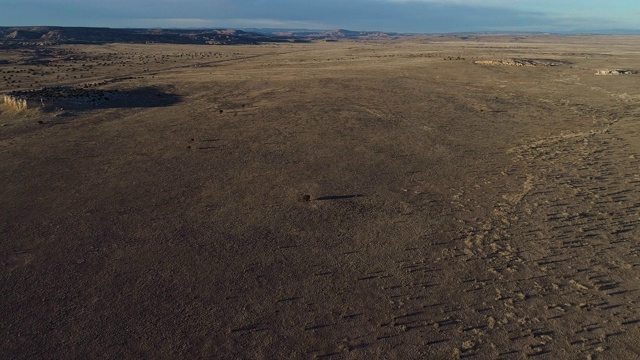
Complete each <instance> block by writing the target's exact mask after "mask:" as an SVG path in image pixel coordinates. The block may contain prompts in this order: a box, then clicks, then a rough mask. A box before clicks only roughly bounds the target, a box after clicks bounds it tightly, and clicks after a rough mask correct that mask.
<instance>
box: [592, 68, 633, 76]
mask: <svg viewBox="0 0 640 360" xmlns="http://www.w3.org/2000/svg"><path fill="white" fill-rule="evenodd" d="M637 73H638V71H637V70H619V69H617V70H598V71H597V72H596V75H634V74H637Z"/></svg>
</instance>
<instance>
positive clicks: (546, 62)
mask: <svg viewBox="0 0 640 360" xmlns="http://www.w3.org/2000/svg"><path fill="white" fill-rule="evenodd" d="M473 63H474V64H478V65H492V66H560V65H567V64H569V62H567V61H563V60H553V59H502V60H476V61H474V62H473Z"/></svg>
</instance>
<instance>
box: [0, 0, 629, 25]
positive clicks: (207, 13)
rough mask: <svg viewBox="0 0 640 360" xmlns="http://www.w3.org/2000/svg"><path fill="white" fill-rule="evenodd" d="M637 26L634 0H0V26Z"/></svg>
mask: <svg viewBox="0 0 640 360" xmlns="http://www.w3.org/2000/svg"><path fill="white" fill-rule="evenodd" d="M35 25H41V26H98V27H138V28H159V27H162V28H290V29H302V28H305V29H339V28H340V29H349V30H371V31H389V32H402V33H448V32H501V31H504V32H506V31H509V32H518V31H522V32H525V31H526V32H528V31H539V32H572V31H582V32H589V31H598V30H610V29H626V30H640V0H608V1H603V0H0V26H35Z"/></svg>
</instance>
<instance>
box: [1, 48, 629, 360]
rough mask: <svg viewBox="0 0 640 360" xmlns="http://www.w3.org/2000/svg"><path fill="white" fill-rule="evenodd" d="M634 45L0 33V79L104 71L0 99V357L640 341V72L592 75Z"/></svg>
mask: <svg viewBox="0 0 640 360" xmlns="http://www.w3.org/2000/svg"><path fill="white" fill-rule="evenodd" d="M510 59H520V60H522V59H525V60H527V61H529V62H528V63H527V64H532V65H536V66H512V65H513V64H515V63H513V62H510V61H503V60H510ZM532 59H533V60H535V61H530V60H532ZM483 60H494V61H495V63H494V64H493V65H492V64H490V63H487V62H483V63H478V64H476V63H475V61H483ZM500 61H502V62H500ZM509 64H512V65H509ZM638 67H640V37H625V36H606V37H595V36H591V37H587V36H582V37H579V36H576V37H569V36H567V37H556V36H528V37H524V36H522V37H516V36H479V37H470V38H466V39H460V38H454V37H446V36H440V37H428V36H423V37H410V38H403V39H396V40H376V41H339V42H330V43H329V42H316V43H309V44H267V45H256V46H187V45H159V44H155V45H128V44H113V45H103V46H93V45H77V46H72V45H65V46H54V47H50V48H42V49H40V50H37V51H36V50H34V49H17V50H6V51H3V52H0V92H9V91H12V90H18V89H36V88H40V87H42V86H53V85H60V84H65V85H76V86H79V87H89V88H91V89H98V90H100V91H105V94H108V95H106V96H105V99H102V100H100V101H96V102H95V103H90V102H89V103H85V104H83V105H78V106H75V107H74V106H67V105H65V106H58V105H57V104H56V103H55V99H54V100H49V99H44V100H43V101H42V105H43V106H41V107H37V106H36V107H34V108H31V109H24V110H16V109H13V108H11V107H10V106H9V105H8V104H0V264H1V266H2V267H1V273H0V275H1V277H0V293H1V294H2V297H1V300H0V329H2V330H1V331H0V358H4V359H9V358H11V359H36V358H42V359H63V358H69V359H71V358H74V359H83V358H112V359H119V358H153V359H161V358H165V359H176V358H211V359H213V358H216V359H285V358H290V359H307V358H327V359H371V358H379V359H383V358H384V359H450V358H454V359H455V358H477V359H523V358H536V359H631V358H638V357H640V227H639V226H638V225H639V222H640V171H639V170H640V168H639V166H640V107H639V102H640V86H639V85H640V75H619V76H596V75H595V73H596V72H597V71H598V70H604V69H630V70H638ZM116 90H117V91H116Z"/></svg>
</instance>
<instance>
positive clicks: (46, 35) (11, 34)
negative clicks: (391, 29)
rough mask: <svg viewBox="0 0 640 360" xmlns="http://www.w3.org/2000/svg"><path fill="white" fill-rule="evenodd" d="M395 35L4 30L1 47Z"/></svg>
mask: <svg viewBox="0 0 640 360" xmlns="http://www.w3.org/2000/svg"><path fill="white" fill-rule="evenodd" d="M395 35H397V34H394V33H383V32H373V31H350V30H344V29H340V30H331V31H311V30H290V31H282V30H275V29H251V31H243V30H233V29H198V30H194V29H112V28H92V27H58V26H40V27H1V26H0V46H4V47H17V46H33V45H55V44H106V43H136V44H153V43H158V44H201V45H239V44H243V45H253V44H261V43H278V42H311V41H317V40H325V41H326V40H336V39H379V38H389V37H391V36H395Z"/></svg>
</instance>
